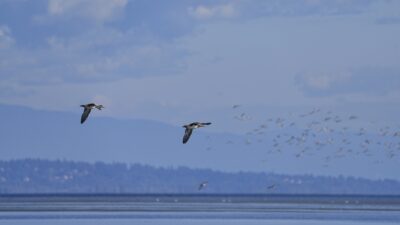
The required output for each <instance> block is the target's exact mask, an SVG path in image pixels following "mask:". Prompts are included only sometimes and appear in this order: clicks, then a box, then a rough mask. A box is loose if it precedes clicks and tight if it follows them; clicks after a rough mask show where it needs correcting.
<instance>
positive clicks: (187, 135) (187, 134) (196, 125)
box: [182, 122, 211, 144]
mask: <svg viewBox="0 0 400 225" xmlns="http://www.w3.org/2000/svg"><path fill="white" fill-rule="evenodd" d="M210 124H211V123H200V122H193V123H191V124H186V125H183V126H182V127H184V128H185V135H183V141H182V142H183V144H186V142H188V140H189V138H190V135H192V131H193V129H196V128H199V127H204V126H207V125H210Z"/></svg>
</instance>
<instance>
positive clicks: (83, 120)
mask: <svg viewBox="0 0 400 225" xmlns="http://www.w3.org/2000/svg"><path fill="white" fill-rule="evenodd" d="M90 111H92V110H91V109H88V108H85V109H84V110H83V113H82V116H81V124H82V123H83V122H85V120H86V119H87V118H88V116H89V114H90Z"/></svg>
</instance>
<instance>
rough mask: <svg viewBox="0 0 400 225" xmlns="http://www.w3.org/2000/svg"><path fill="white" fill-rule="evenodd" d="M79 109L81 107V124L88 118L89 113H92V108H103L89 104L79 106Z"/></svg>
mask: <svg viewBox="0 0 400 225" xmlns="http://www.w3.org/2000/svg"><path fill="white" fill-rule="evenodd" d="M81 107H83V113H82V116H81V124H82V123H84V122H85V120H86V119H87V118H88V116H89V114H90V112H91V111H92V109H93V108H96V109H98V110H101V109H102V108H104V106H103V105H96V104H94V103H89V104H86V105H81Z"/></svg>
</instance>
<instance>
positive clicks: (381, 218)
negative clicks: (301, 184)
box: [0, 195, 400, 225]
mask: <svg viewBox="0 0 400 225" xmlns="http://www.w3.org/2000/svg"><path fill="white" fill-rule="evenodd" d="M227 222H228V223H229V224H238V225H239V224H243V225H253V224H254V225H256V224H257V225H258V224H266V225H272V224H273V225H286V224H288V225H291V224H297V225H306V224H307V225H314V224H315V225H317V224H327V225H358V224H367V225H368V224H369V225H378V224H379V225H382V224H383V225H384V224H400V196H379V197H378V196H322V195H320V196H306V195H13V196H0V225H2V224H7V225H28V224H30V225H39V224H54V225H72V224H74V225H75V224H83V225H95V224H99V225H102V224H107V225H108V224H115V225H125V224H149V225H156V224H161V225H166V224H171V225H180V224H182V225H183V224H185V225H195V224H210V225H222V224H224V225H226V223H227Z"/></svg>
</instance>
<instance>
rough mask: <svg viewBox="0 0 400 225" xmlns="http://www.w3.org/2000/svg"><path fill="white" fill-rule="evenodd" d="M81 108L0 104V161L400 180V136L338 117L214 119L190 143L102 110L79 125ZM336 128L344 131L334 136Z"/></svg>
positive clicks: (176, 133) (172, 128)
mask: <svg viewBox="0 0 400 225" xmlns="http://www.w3.org/2000/svg"><path fill="white" fill-rule="evenodd" d="M81 110H82V109H81V108H80V107H79V106H78V105H77V106H76V112H57V111H45V110H36V109H31V108H28V107H21V106H13V105H4V104H0V115H1V116H0V151H1V157H0V159H1V160H12V159H24V158H41V159H50V160H57V159H65V160H71V161H84V162H91V163H94V162H96V161H102V162H106V163H112V162H123V163H129V164H131V163H141V164H146V165H153V166H161V167H170V166H173V167H178V166H186V167H190V168H210V169H214V170H219V171H227V172H238V171H252V172H271V171H273V172H276V173H283V174H306V173H309V174H320V175H324V174H325V175H339V174H344V175H353V176H362V177H368V178H382V177H383V178H388V177H391V178H395V179H397V180H399V179H400V177H399V175H398V173H397V172H396V171H397V170H398V165H399V164H398V160H399V157H398V154H397V153H398V152H399V151H400V139H399V138H400V135H399V136H394V135H393V134H391V135H386V136H384V137H383V136H381V135H379V134H377V133H373V132H370V133H366V134H364V135H359V134H358V133H360V132H361V131H360V130H358V129H356V130H354V129H353V130H351V129H350V128H349V129H348V130H347V129H346V131H343V129H342V127H340V126H341V125H340V123H339V125H340V126H339V125H338V123H336V122H335V121H331V120H332V119H331V120H329V121H328V122H320V123H321V124H318V123H317V122H315V121H313V120H314V119H318V118H307V117H305V118H302V117H296V118H300V121H302V123H303V124H301V123H295V124H291V121H290V120H287V121H284V120H283V119H282V118H277V119H271V121H269V122H268V121H267V122H268V125H265V124H258V123H257V124H256V126H254V125H250V124H248V122H247V121H242V120H237V119H233V118H232V126H237V127H241V128H243V130H246V132H244V133H243V134H233V133H222V132H216V131H215V130H213V129H215V127H223V125H222V124H219V123H218V121H211V122H213V124H212V125H211V126H209V127H207V128H202V129H198V130H196V131H194V133H193V135H192V137H191V139H190V141H189V143H187V144H182V136H183V133H184V129H183V128H182V127H181V125H182V124H176V125H171V124H167V123H163V122H159V121H151V120H142V119H115V118H109V117H103V116H102V112H103V111H100V112H99V111H95V112H93V114H91V115H90V117H89V119H88V120H87V121H86V122H85V123H84V124H80V116H81V112H82V111H81ZM104 110H107V108H106V109H104ZM239 112H240V111H239ZM240 115H241V114H239V116H240ZM231 116H232V115H229V117H231ZM319 119H321V118H319ZM182 120H183V121H185V122H191V121H190V120H189V121H187V118H182ZM303 120H304V121H303ZM282 121H283V122H282ZM310 121H311V122H312V123H313V124H314V123H315V124H317V125H314V126H316V127H313V129H311V128H309V122H310ZM267 122H265V121H264V122H263V123H267ZM283 123H284V124H283ZM329 123H331V124H329ZM331 125H332V126H333V125H335V126H339V127H335V128H336V129H335V131H334V132H331V131H330V130H329V129H328V128H331ZM332 129H333V128H332ZM247 130H248V131H247ZM346 132H347V133H346ZM363 132H364V131H363ZM366 141H368V143H367V142H366ZM359 188H362V187H359Z"/></svg>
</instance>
